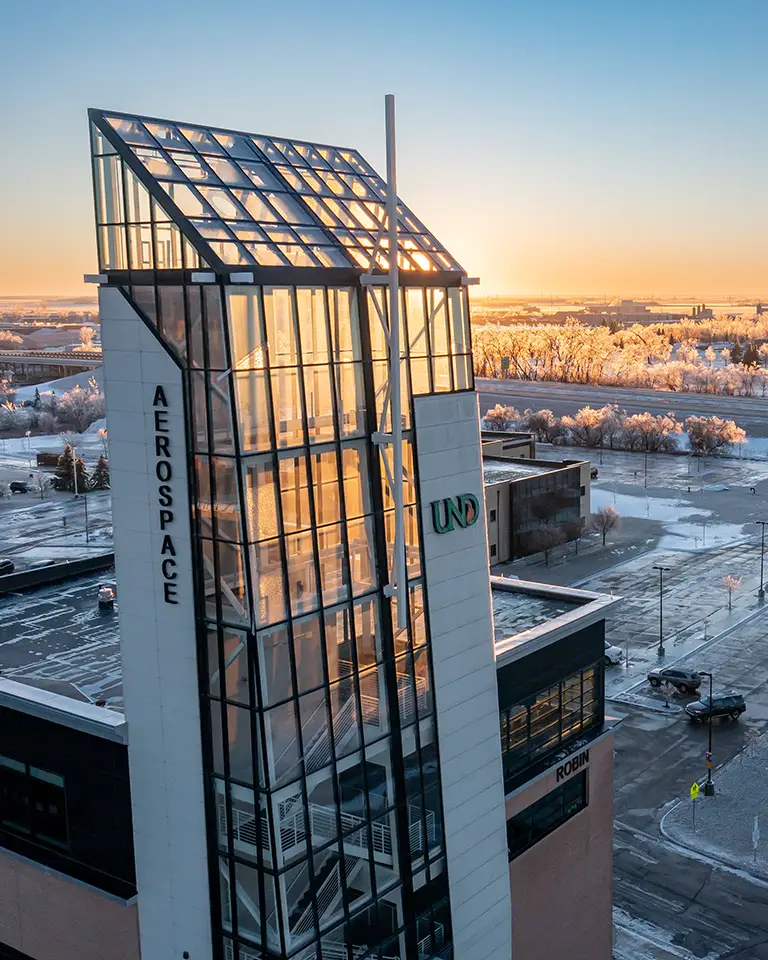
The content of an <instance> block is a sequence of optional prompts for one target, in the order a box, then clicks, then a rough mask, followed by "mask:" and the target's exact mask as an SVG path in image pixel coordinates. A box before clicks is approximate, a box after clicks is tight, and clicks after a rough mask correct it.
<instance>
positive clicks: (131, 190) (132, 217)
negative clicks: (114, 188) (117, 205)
mask: <svg viewBox="0 0 768 960" xmlns="http://www.w3.org/2000/svg"><path fill="white" fill-rule="evenodd" d="M125 199H126V203H127V207H128V222H129V223H148V222H149V219H150V202H149V191H148V190H147V188H146V187H145V186H144V184H143V183H141V182H140V181H139V180H138V179H137V177H136V175H135V174H134V172H133V171H132V170H129V169H128V168H127V167H126V169H125Z"/></svg>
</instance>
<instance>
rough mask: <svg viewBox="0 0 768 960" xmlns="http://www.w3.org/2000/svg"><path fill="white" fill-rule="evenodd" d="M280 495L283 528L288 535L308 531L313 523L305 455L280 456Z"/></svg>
mask: <svg viewBox="0 0 768 960" xmlns="http://www.w3.org/2000/svg"><path fill="white" fill-rule="evenodd" d="M279 465H280V494H281V499H282V505H283V528H284V530H285V532H286V533H290V532H293V531H295V530H306V529H307V528H308V527H309V526H310V523H311V518H310V513H309V488H308V481H307V464H306V460H305V459H304V454H303V453H302V454H299V455H298V456H286V455H285V454H281V455H280V462H279Z"/></svg>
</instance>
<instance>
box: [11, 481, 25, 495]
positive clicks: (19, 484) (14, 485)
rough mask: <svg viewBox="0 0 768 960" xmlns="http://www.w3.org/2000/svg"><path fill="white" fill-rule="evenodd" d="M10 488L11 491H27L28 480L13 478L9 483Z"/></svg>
mask: <svg viewBox="0 0 768 960" xmlns="http://www.w3.org/2000/svg"><path fill="white" fill-rule="evenodd" d="M8 489H9V490H10V491H11V493H27V481H26V480H11V482H10V483H9V484H8Z"/></svg>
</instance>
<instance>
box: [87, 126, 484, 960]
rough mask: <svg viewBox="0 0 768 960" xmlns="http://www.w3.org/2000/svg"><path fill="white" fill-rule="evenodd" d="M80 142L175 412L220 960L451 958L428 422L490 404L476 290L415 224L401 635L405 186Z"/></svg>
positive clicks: (186, 136)
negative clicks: (389, 195)
mask: <svg viewBox="0 0 768 960" xmlns="http://www.w3.org/2000/svg"><path fill="white" fill-rule="evenodd" d="M89 117H90V130H91V145H92V155H93V160H92V162H93V175H94V193H95V214H96V225H97V238H98V251H99V267H100V272H101V276H100V281H101V283H102V285H106V286H110V287H111V286H116V287H118V288H119V289H120V291H121V295H122V296H124V297H125V298H127V300H128V301H129V302H130V305H131V306H132V308H133V309H134V310H135V311H136V313H137V314H138V315H139V316H140V317H141V319H142V321H143V323H144V324H145V325H146V326H147V327H148V328H149V329H150V330H151V331H152V333H153V335H154V336H156V338H158V340H159V341H160V342H161V343H162V346H163V348H164V350H165V351H166V352H167V353H168V354H169V355H170V356H172V357H173V359H174V361H175V363H176V364H177V365H178V366H179V368H180V370H181V378H182V383H183V387H184V421H185V436H186V441H185V443H186V455H187V472H188V478H189V496H190V503H191V504H192V507H191V517H190V519H189V522H190V524H191V530H192V540H193V576H194V595H195V623H196V636H195V637H190V638H189V644H190V647H191V648H194V649H195V650H196V656H197V663H198V674H199V696H200V714H201V720H202V722H201V732H199V731H190V736H198V735H200V736H201V741H202V757H203V770H204V779H205V784H204V790H205V811H206V822H207V832H208V836H207V851H208V876H209V882H210V903H211V923H212V935H213V951H214V956H215V957H218V958H227V960H256V958H281V957H295V958H300V960H310V958H311V960H353V958H354V960H357V958H363V957H370V958H374V957H375V958H381V960H385V958H386V960H428V958H431V957H450V956H452V935H451V908H450V903H449V895H448V890H449V887H448V877H447V867H446V856H445V843H444V834H443V814H442V799H441V797H442V794H441V781H440V755H439V754H440V752H439V746H438V738H437V733H436V720H435V709H436V707H435V697H434V683H433V673H432V651H431V647H430V629H429V622H428V619H429V618H428V615H427V605H426V596H425V593H426V585H425V576H424V555H423V550H422V540H423V531H422V529H421V523H422V516H421V510H420V509H419V507H420V504H419V503H418V478H417V477H416V475H415V464H416V456H415V450H414V431H413V426H414V424H413V398H414V397H416V396H420V395H428V394H433V393H440V392H445V393H450V392H457V391H467V390H472V389H473V387H474V385H473V381H472V364H471V354H470V339H469V320H468V305H467V296H466V276H465V274H464V271H463V270H462V268H461V267H460V266H459V264H458V263H456V261H455V260H454V259H453V257H452V256H451V255H450V253H448V251H447V250H446V249H445V248H444V247H443V246H442V245H441V244H440V243H439V242H438V241H437V240H436V239H435V238H434V237H433V236H432V235H431V234H430V233H429V231H428V230H427V229H426V228H425V227H424V226H423V224H421V223H420V222H419V221H418V220H417V219H416V217H415V216H414V215H413V214H412V213H411V211H410V210H409V209H408V208H407V207H406V206H405V205H404V204H402V203H401V202H399V201H398V221H399V223H398V229H399V249H398V252H397V258H398V267H399V276H400V318H401V357H400V358H399V363H400V369H401V395H402V396H401V416H402V428H403V465H404V476H403V503H404V522H405V553H406V568H407V580H408V582H407V591H405V590H404V591H402V592H401V599H400V600H399V602H400V603H403V602H407V615H406V617H405V623H406V626H405V628H403V629H398V626H397V624H398V617H397V611H396V609H395V604H396V602H398V601H396V600H395V599H394V598H392V597H390V596H389V593H388V592H386V591H385V587H386V586H387V584H388V583H390V582H391V579H392V569H391V568H392V564H393V549H392V543H393V540H394V529H395V518H394V509H395V501H394V498H393V495H392V489H391V483H390V481H389V479H388V477H389V476H391V473H392V471H391V464H385V462H384V460H385V458H387V457H391V451H392V448H391V446H389V447H387V446H386V445H382V444H381V443H380V442H379V441H378V440H377V435H379V434H380V433H381V432H384V433H386V432H387V431H390V432H391V429H392V424H391V419H390V415H389V413H388V411H389V409H390V408H389V406H388V401H389V394H390V370H391V365H392V363H393V362H398V359H397V358H394V359H393V358H392V357H390V356H389V353H388V346H387V338H386V336H385V328H386V325H387V324H388V316H389V309H388V307H389V304H388V293H387V290H386V287H385V286H383V285H381V284H376V282H375V278H376V277H377V276H378V277H381V275H382V274H383V273H384V272H385V271H387V270H388V268H389V262H388V256H389V251H388V245H387V240H386V234H385V230H384V225H385V200H386V189H387V187H386V184H385V183H384V181H383V180H382V179H381V178H380V177H379V176H378V175H377V174H376V173H375V171H374V170H373V169H372V167H371V166H370V165H369V164H368V163H367V162H366V161H365V160H364V159H363V157H362V156H361V155H360V154H359V153H358V152H357V151H355V150H349V149H338V148H334V147H329V146H324V145H320V144H310V143H300V142H297V141H287V140H282V139H275V138H269V137H265V136H256V135H251V134H245V133H241V132H233V131H227V130H220V129H217V128H207V127H201V126H198V125H194V124H185V123H176V122H168V121H164V120H154V119H149V118H142V117H135V116H126V115H123V114H116V113H106V112H102V111H98V110H91V111H90V113H89ZM372 278H373V280H372ZM108 400H109V394H108ZM388 467H389V469H388ZM118 573H119V571H118ZM171 596H173V593H172V594H171Z"/></svg>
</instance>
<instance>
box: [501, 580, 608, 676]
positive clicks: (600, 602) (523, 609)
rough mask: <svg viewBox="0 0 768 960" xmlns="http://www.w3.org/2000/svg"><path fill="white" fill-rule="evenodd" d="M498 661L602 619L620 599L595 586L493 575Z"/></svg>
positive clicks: (535, 648) (520, 654)
mask: <svg viewBox="0 0 768 960" xmlns="http://www.w3.org/2000/svg"><path fill="white" fill-rule="evenodd" d="M491 599H492V602H493V630H494V652H495V655H496V662H497V665H500V664H501V663H504V662H509V661H511V660H517V659H520V658H521V657H523V656H526V655H527V654H528V653H532V652H533V651H534V650H537V649H540V648H541V647H543V646H546V645H547V644H548V643H551V642H553V641H554V640H559V639H560V638H561V637H563V636H567V635H568V634H570V633H573V632H574V631H576V630H581V629H582V628H583V627H587V626H589V625H590V624H591V623H594V622H596V621H597V620H602V619H603V618H604V617H605V615H606V613H607V611H608V610H609V609H610V608H611V607H612V606H613V605H614V604H615V603H617V602H618V600H619V598H618V597H608V596H606V595H605V594H602V593H593V592H592V591H591V590H577V589H576V588H574V587H559V586H552V585H550V584H547V583H534V582H532V581H528V580H513V579H511V578H508V577H491Z"/></svg>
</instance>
